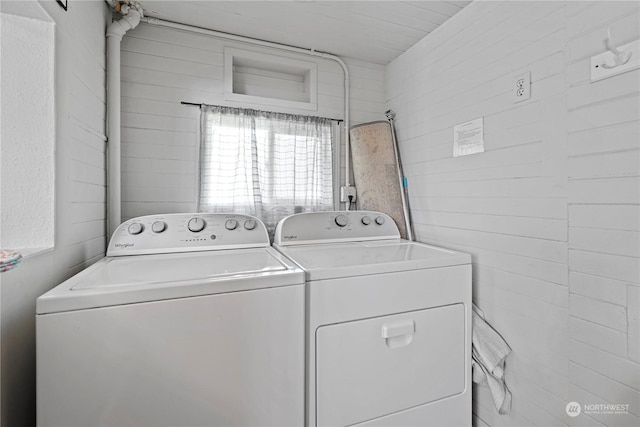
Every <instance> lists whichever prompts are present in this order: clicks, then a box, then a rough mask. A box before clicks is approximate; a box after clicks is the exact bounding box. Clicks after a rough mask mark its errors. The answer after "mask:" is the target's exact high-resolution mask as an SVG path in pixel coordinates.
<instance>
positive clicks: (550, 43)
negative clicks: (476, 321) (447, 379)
mask: <svg viewBox="0 0 640 427" xmlns="http://www.w3.org/2000/svg"><path fill="white" fill-rule="evenodd" d="M608 27H611V28H612V29H613V34H614V36H615V38H616V40H618V41H619V43H620V44H623V43H626V42H629V41H632V40H634V39H637V38H638V31H639V28H640V26H639V18H638V3H637V2H619V3H617V2H567V3H564V2H474V3H472V4H471V5H469V6H468V7H467V8H465V9H463V10H462V11H461V12H460V13H459V14H457V15H456V16H455V17H454V18H452V19H451V20H450V21H449V22H447V23H446V24H445V25H443V26H442V27H440V28H439V29H438V30H436V31H434V32H433V33H432V34H431V35H430V36H428V37H426V38H425V39H423V40H422V41H420V42H419V43H417V44H416V45H415V46H414V47H413V48H411V49H410V50H409V51H408V52H406V53H405V54H403V55H401V56H400V57H399V58H398V59H396V60H395V61H393V62H392V63H391V64H390V65H389V66H388V67H387V86H386V87H387V102H388V106H389V107H390V108H392V109H394V110H395V111H396V112H397V117H396V125H397V130H398V137H399V140H400V145H401V149H400V150H401V155H402V158H403V160H404V168H405V174H406V175H407V177H408V180H409V193H410V204H411V207H412V215H413V219H414V222H415V224H414V225H415V228H416V234H417V236H418V239H419V240H421V241H425V242H430V243H434V244H439V245H442V246H446V247H450V248H454V249H459V250H461V251H465V252H469V253H471V254H472V256H473V263H474V269H473V273H474V279H473V289H474V301H475V303H476V304H478V306H480V308H482V309H483V310H484V312H485V314H486V315H487V318H488V320H489V321H490V322H491V323H492V324H493V325H494V326H495V327H496V328H497V329H498V330H499V331H500V332H501V333H502V335H503V336H504V337H505V339H506V340H507V341H508V342H509V344H510V345H511V347H512V348H513V353H512V354H511V355H510V356H509V358H508V363H507V382H508V385H509V387H510V389H511V390H512V392H513V396H514V398H513V408H512V412H511V414H510V415H508V416H500V415H498V414H497V412H496V410H495V408H494V405H493V402H492V400H491V396H490V394H489V392H488V389H487V388H485V387H477V386H474V405H473V410H474V420H475V421H474V422H475V423H476V424H477V425H485V424H486V425H491V426H496V425H509V426H511V425H600V424H607V425H611V426H614V425H638V424H640V418H638V416H639V415H640V413H639V412H638V411H639V408H638V406H639V394H638V393H639V392H638V390H639V389H640V384H639V381H640V369H639V365H638V289H639V288H638V275H639V271H638V267H639V265H640V260H639V258H638V256H639V254H638V250H639V249H638V247H639V244H640V241H639V234H638V231H639V227H638V221H639V211H638V203H639V200H638V197H639V194H640V193H639V187H638V176H639V165H638V161H639V152H638V148H639V145H640V138H639V135H638V119H639V111H638V105H639V103H638V91H639V86H640V80H639V74H638V73H639V72H638V71H633V72H631V73H627V74H624V75H620V76H617V77H613V78H611V79H608V80H603V81H601V82H597V83H590V81H589V75H588V70H589V57H590V56H591V55H593V54H596V53H599V52H602V51H603V49H604V45H603V42H602V39H603V38H604V37H605V36H606V29H607V28H608ZM527 71H530V72H531V78H532V86H531V93H532V97H531V99H530V100H528V101H525V102H521V103H517V104H514V103H513V98H512V94H511V87H512V86H513V84H514V82H515V77H516V76H517V75H519V74H521V73H523V72H527ZM478 117H484V142H485V152H484V153H481V154H475V155H470V156H466V157H458V158H453V157H452V150H453V147H452V145H453V126H454V125H456V124H460V123H463V122H466V121H468V120H472V119H475V118H478ZM570 401H576V402H578V403H581V404H583V405H584V404H594V403H603V402H609V403H619V404H629V405H630V407H629V414H626V415H609V416H606V415H605V416H603V415H598V414H590V415H584V414H582V415H580V416H579V417H578V418H575V419H574V418H570V417H568V416H567V414H566V412H565V406H566V404H567V403H568V402H570Z"/></svg>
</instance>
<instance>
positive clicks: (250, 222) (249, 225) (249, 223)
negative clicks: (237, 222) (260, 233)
mask: <svg viewBox="0 0 640 427" xmlns="http://www.w3.org/2000/svg"><path fill="white" fill-rule="evenodd" d="M257 225H258V223H257V222H256V221H255V220H254V219H248V220H246V221H245V222H244V228H245V229H246V230H253V229H254V228H256V226H257Z"/></svg>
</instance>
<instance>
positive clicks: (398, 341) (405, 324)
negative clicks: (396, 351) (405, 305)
mask: <svg viewBox="0 0 640 427" xmlns="http://www.w3.org/2000/svg"><path fill="white" fill-rule="evenodd" d="M415 331H416V322H414V321H413V320H405V321H402V322H395V323H385V324H384V325H382V338H383V339H384V343H385V344H386V345H387V347H389V348H398V347H404V346H405V345H409V344H410V343H411V341H413V334H414V333H415Z"/></svg>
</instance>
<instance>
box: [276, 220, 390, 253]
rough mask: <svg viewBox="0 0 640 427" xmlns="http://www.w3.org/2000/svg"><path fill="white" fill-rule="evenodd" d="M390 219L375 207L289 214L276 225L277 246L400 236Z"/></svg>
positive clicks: (383, 238)
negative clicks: (364, 209)
mask: <svg viewBox="0 0 640 427" xmlns="http://www.w3.org/2000/svg"><path fill="white" fill-rule="evenodd" d="M399 238H400V232H399V231H398V227H397V226H396V223H395V222H394V221H393V219H392V218H391V217H390V216H389V215H387V214H385V213H382V212H376V211H327V212H310V213H301V214H295V215H290V216H288V217H286V218H284V219H282V220H281V221H280V222H279V223H278V226H277V227H276V234H275V237H274V244H275V245H278V246H288V245H304V244H314V243H332V242H357V241H364V240H385V239H399Z"/></svg>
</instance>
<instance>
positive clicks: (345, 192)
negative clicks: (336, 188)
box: [340, 186, 356, 203]
mask: <svg viewBox="0 0 640 427" xmlns="http://www.w3.org/2000/svg"><path fill="white" fill-rule="evenodd" d="M349 196H351V200H349ZM340 201H341V202H345V203H349V201H351V202H355V201H356V187H352V186H349V187H347V186H342V187H340Z"/></svg>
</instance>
